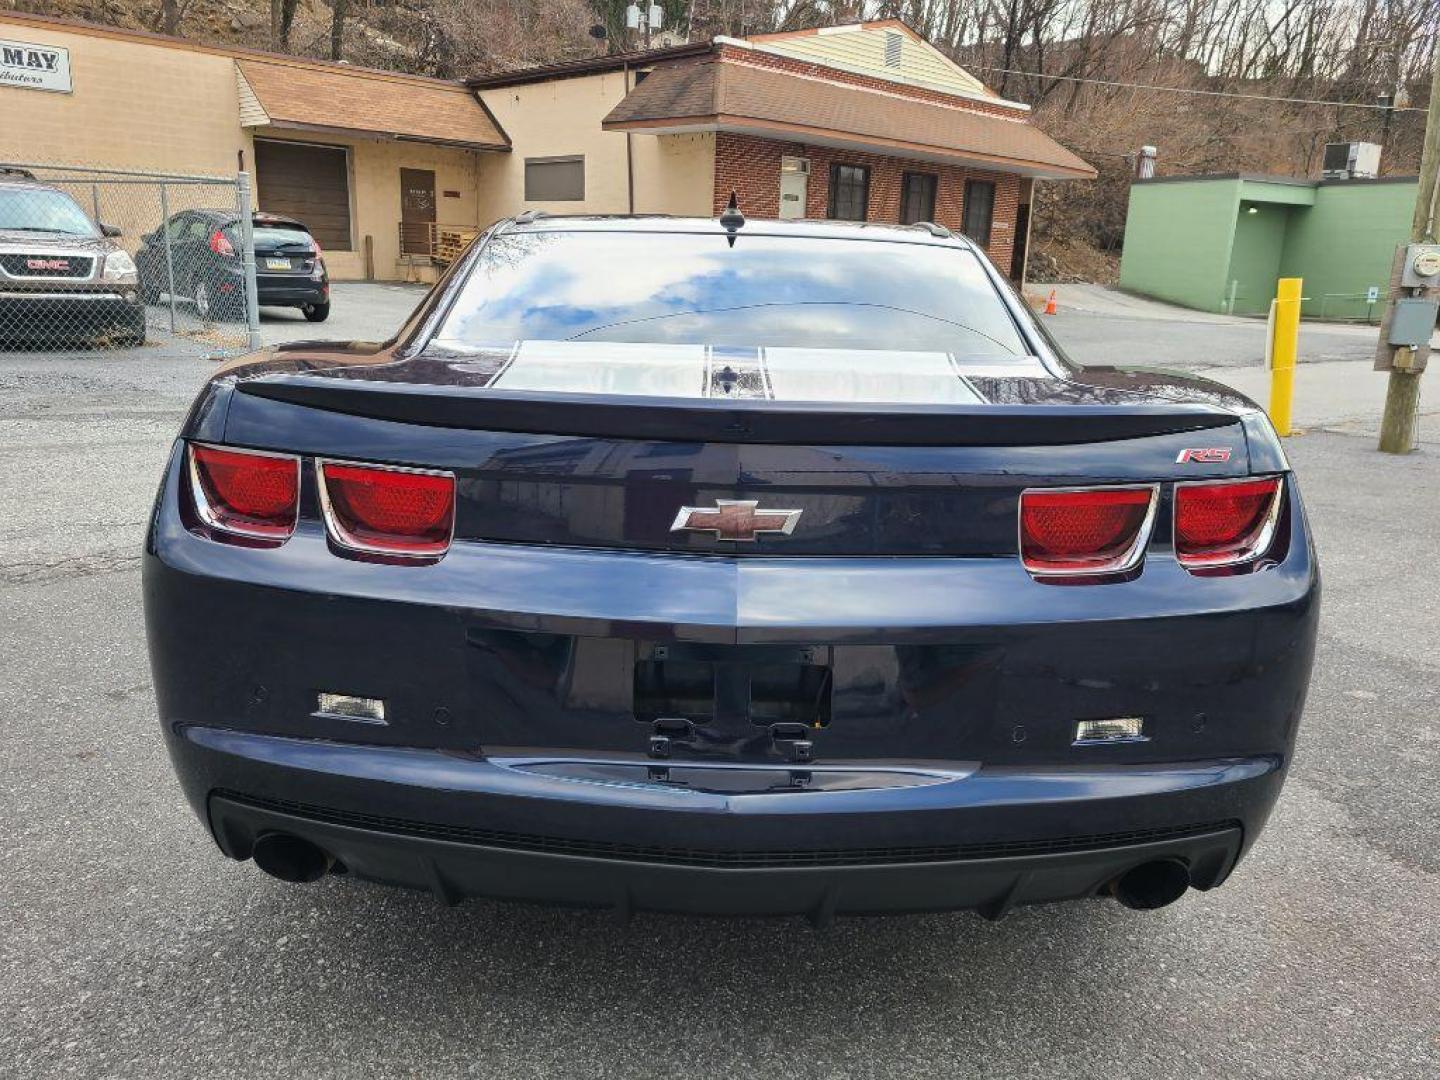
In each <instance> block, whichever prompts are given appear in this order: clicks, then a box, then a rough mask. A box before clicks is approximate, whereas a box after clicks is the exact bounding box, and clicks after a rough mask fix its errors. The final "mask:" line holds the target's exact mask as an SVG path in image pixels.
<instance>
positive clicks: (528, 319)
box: [433, 230, 1045, 401]
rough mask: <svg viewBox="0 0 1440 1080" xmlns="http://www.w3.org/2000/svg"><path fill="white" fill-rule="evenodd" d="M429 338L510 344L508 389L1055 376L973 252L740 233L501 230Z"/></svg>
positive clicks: (476, 347)
mask: <svg viewBox="0 0 1440 1080" xmlns="http://www.w3.org/2000/svg"><path fill="white" fill-rule="evenodd" d="M433 345H434V346H437V347H439V348H441V349H446V350H449V351H454V352H460V353H486V354H490V355H491V356H492V357H493V355H495V354H496V353H501V354H508V356H509V358H510V360H509V362H508V363H507V364H506V365H505V367H504V369H503V370H502V371H500V372H499V373H498V374H497V377H496V380H495V381H494V382H493V383H492V385H493V386H496V387H499V388H506V389H509V388H516V389H532V390H533V389H543V390H567V391H580V392H584V391H592V392H597V393H654V394H662V393H663V394H686V393H689V392H690V391H689V390H688V388H689V387H691V386H693V385H695V383H696V382H697V381H698V380H697V376H696V372H697V371H701V372H703V371H707V370H709V371H714V370H717V369H719V370H721V372H722V374H723V372H724V368H725V367H729V368H730V369H731V371H732V373H734V375H735V378H736V380H743V379H744V378H746V377H747V376H748V374H749V373H751V372H753V373H755V377H756V378H758V379H760V380H761V381H762V382H763V383H764V384H765V385H764V395H763V396H772V397H789V398H804V399H815V398H821V399H828V398H833V397H845V398H849V399H852V400H854V399H859V400H876V401H880V400H927V401H928V400H936V401H951V400H956V399H957V398H961V397H965V396H967V395H966V392H965V390H964V388H963V387H964V377H965V376H967V375H970V374H973V373H979V374H1015V375H1043V374H1044V373H1045V372H1044V368H1043V367H1042V366H1041V365H1040V364H1039V361H1038V360H1036V359H1035V358H1034V357H1032V356H1029V355H1028V353H1029V350H1028V349H1027V347H1026V344H1025V341H1024V340H1023V339H1022V338H1021V336H1020V333H1019V331H1018V329H1017V328H1016V325H1015V322H1014V320H1013V319H1012V318H1011V316H1010V313H1009V311H1008V309H1007V308H1006V306H1005V304H1004V302H1003V301H1002V300H1001V298H1000V295H999V294H998V292H997V291H996V289H995V286H994V285H992V284H991V282H990V280H989V278H988V277H987V275H986V273H985V270H984V268H983V267H982V266H981V263H980V260H979V259H978V258H977V257H976V256H975V255H974V254H973V253H972V252H970V251H967V250H965V249H963V248H957V247H950V246H944V245H937V244H924V243H907V242H896V241H884V240H856V239H844V238H815V237H782V236H764V235H755V234H749V235H747V234H745V233H743V232H742V233H741V234H740V235H739V236H738V237H737V238H736V241H735V244H734V246H733V247H732V246H730V245H729V244H728V243H727V242H726V237H725V236H724V235H723V234H715V233H708V234H686V233H640V232H630V233H627V232H618V231H617V232H603V231H597V232H588V231H578V230H577V231H574V232H566V231H562V230H555V231H548V230H537V231H534V232H514V233H509V234H506V235H501V236H498V237H496V238H494V239H492V240H491V241H490V242H489V243H488V245H487V246H486V247H485V249H484V251H483V253H482V254H481V255H480V257H479V259H478V261H477V263H476V265H475V267H474V268H473V270H472V272H471V274H470V276H469V278H468V279H467V281H466V283H465V285H464V287H463V289H462V291H461V293H460V295H459V296H458V298H457V300H456V303H455V304H454V306H453V307H452V308H451V310H450V312H449V314H448V315H447V316H446V319H445V322H444V324H443V325H442V326H441V327H440V329H439V331H438V333H437V334H436V337H435V338H434V339H433ZM841 384H843V388H842V385H841Z"/></svg>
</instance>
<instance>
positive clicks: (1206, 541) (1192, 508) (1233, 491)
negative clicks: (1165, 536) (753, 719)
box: [1175, 476, 1280, 568]
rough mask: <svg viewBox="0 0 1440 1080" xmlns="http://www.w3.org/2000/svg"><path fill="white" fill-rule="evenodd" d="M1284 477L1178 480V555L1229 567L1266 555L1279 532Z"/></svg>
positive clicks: (1185, 562)
mask: <svg viewBox="0 0 1440 1080" xmlns="http://www.w3.org/2000/svg"><path fill="white" fill-rule="evenodd" d="M1279 509H1280V478H1279V477H1278V476H1271V477H1267V478H1266V479H1263V480H1239V481H1233V480H1224V481H1220V482H1219V483H1206V482H1199V483H1191V484H1176V485H1175V557H1176V558H1177V559H1179V560H1180V564H1181V565H1182V566H1187V567H1191V568H1204V567H1211V566H1231V565H1234V564H1235V563H1242V562H1248V561H1249V560H1250V559H1254V558H1256V557H1258V556H1260V555H1263V554H1264V553H1265V552H1266V551H1267V550H1268V549H1269V547H1270V540H1271V537H1272V536H1273V534H1274V532H1275V519H1276V517H1277V516H1278V514H1279Z"/></svg>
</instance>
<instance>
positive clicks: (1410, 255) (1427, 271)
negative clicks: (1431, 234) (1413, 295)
mask: <svg viewBox="0 0 1440 1080" xmlns="http://www.w3.org/2000/svg"><path fill="white" fill-rule="evenodd" d="M1400 284H1401V285H1402V286H1404V287H1405V288H1407V289H1440V244H1411V245H1410V246H1409V247H1407V248H1406V249H1405V263H1404V265H1403V266H1402V267H1401V269H1400Z"/></svg>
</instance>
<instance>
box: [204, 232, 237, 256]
mask: <svg viewBox="0 0 1440 1080" xmlns="http://www.w3.org/2000/svg"><path fill="white" fill-rule="evenodd" d="M210 250H211V251H213V252H214V253H215V254H216V255H224V256H225V257H226V258H233V257H234V255H235V246H234V245H233V244H231V243H230V238H229V237H228V236H226V235H225V234H224V233H223V232H221V231H220V230H219V229H216V230H215V231H214V232H213V233H211V234H210Z"/></svg>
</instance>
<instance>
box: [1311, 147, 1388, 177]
mask: <svg viewBox="0 0 1440 1080" xmlns="http://www.w3.org/2000/svg"><path fill="white" fill-rule="evenodd" d="M1320 175H1321V176H1322V177H1324V178H1325V179H1326V180H1369V179H1372V178H1373V177H1376V176H1379V175H1380V144H1379V143H1369V142H1344V143H1326V144H1325V157H1324V159H1323V160H1322V161H1321V164H1320Z"/></svg>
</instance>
